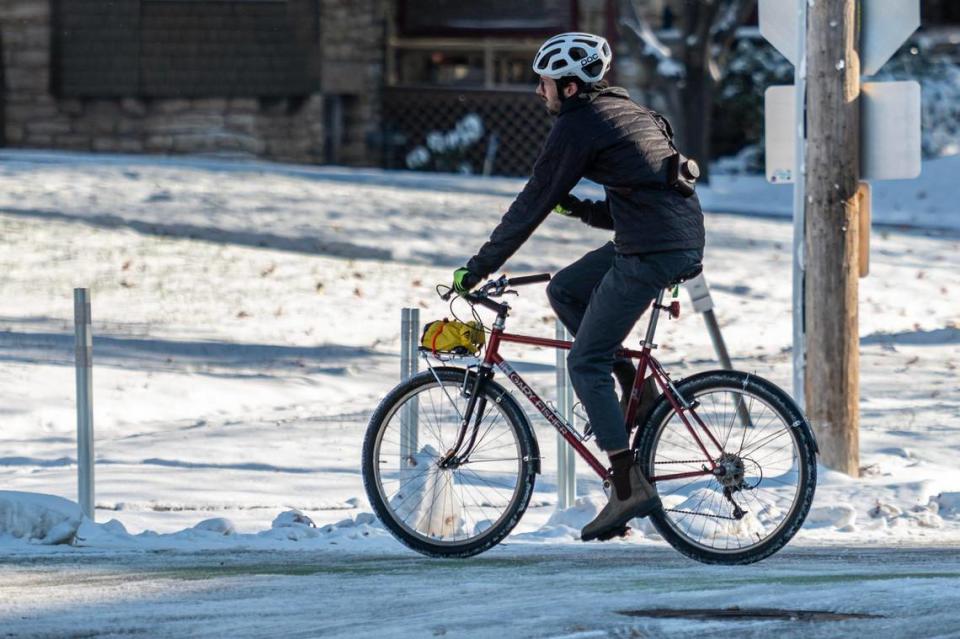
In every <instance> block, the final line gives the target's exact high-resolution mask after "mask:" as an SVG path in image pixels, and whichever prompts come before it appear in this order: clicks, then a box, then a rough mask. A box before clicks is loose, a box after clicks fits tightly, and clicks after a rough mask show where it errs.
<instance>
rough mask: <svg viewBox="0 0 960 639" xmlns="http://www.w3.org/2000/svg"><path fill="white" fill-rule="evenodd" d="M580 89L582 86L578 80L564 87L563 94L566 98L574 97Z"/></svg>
mask: <svg viewBox="0 0 960 639" xmlns="http://www.w3.org/2000/svg"><path fill="white" fill-rule="evenodd" d="M579 90H580V86H579V85H578V84H577V83H576V82H571V83H570V84H568V85H567V86H565V87H563V95H564V97H566V98H572V97H573V96H575V95H576V94H577V92H578V91H579Z"/></svg>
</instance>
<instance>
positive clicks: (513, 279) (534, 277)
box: [507, 273, 550, 286]
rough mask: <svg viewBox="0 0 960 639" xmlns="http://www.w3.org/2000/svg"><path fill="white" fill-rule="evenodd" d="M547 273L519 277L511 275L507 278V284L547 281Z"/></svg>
mask: <svg viewBox="0 0 960 639" xmlns="http://www.w3.org/2000/svg"><path fill="white" fill-rule="evenodd" d="M549 281H550V274H549V273H540V274H539V275H521V276H520V277H511V278H510V279H508V280H507V286H523V285H524V284H539V283H540V282H549Z"/></svg>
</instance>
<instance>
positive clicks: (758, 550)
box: [634, 371, 817, 564]
mask: <svg viewBox="0 0 960 639" xmlns="http://www.w3.org/2000/svg"><path fill="white" fill-rule="evenodd" d="M676 388H677V390H678V392H679V393H680V395H682V396H683V397H684V398H685V399H686V401H687V402H688V403H689V404H690V405H691V406H692V407H691V408H690V409H689V410H683V411H682V414H683V416H684V417H685V418H686V422H685V421H684V419H683V418H681V416H680V415H678V413H677V411H676V410H674V408H673V406H672V405H671V404H670V402H669V401H668V400H667V398H666V396H662V397H661V398H660V400H659V401H658V403H657V405H656V406H655V407H654V409H653V411H652V412H651V414H650V417H649V419H648V420H647V423H646V424H645V426H644V427H643V428H642V429H641V430H640V431H639V432H638V433H637V437H636V439H635V441H634V446H635V447H638V448H639V459H640V463H641V466H642V468H643V470H644V472H645V473H646V474H647V476H648V477H650V478H651V481H652V482H653V483H654V484H655V485H656V488H657V492H658V493H659V495H660V499H661V501H662V502H663V510H661V511H657V512H656V513H654V514H653V515H651V519H652V523H653V525H654V527H655V528H656V529H657V531H658V532H659V533H660V534H661V535H662V536H663V538H664V539H666V540H667V542H668V543H670V545H671V546H673V547H674V548H676V549H677V550H678V551H680V552H681V553H683V554H684V555H686V556H688V557H690V558H692V559H696V560H697V561H702V562H705V563H712V564H748V563H753V562H755V561H760V560H761V559H764V558H766V557H769V556H770V555H772V554H773V553H775V552H777V551H778V550H780V548H782V547H783V546H784V545H785V544H786V543H787V542H788V541H790V539H791V538H792V537H793V536H794V535H795V534H796V532H797V531H798V530H799V529H800V527H801V526H802V525H803V521H804V519H805V518H806V516H807V512H808V511H809V510H810V505H811V503H812V502H813V493H814V490H815V488H816V483H817V459H816V452H817V448H816V442H815V440H814V437H813V433H812V432H811V430H810V427H809V425H808V424H807V421H806V420H805V419H804V417H803V414H802V413H801V412H800V409H799V408H798V407H797V405H796V404H795V403H794V401H793V399H792V398H791V397H790V396H789V395H787V394H786V393H785V392H784V391H783V390H781V389H780V388H779V387H777V386H776V385H774V384H773V383H771V382H769V381H767V380H765V379H763V378H760V377H757V376H756V375H751V374H748V373H743V372H739V371H711V372H707V373H701V374H699V375H694V376H693V377H690V378H687V379H685V380H683V381H681V382H679V383H677V384H676ZM691 431H692V432H693V433H696V435H697V436H696V437H694V435H693V434H692V432H691ZM698 440H699V441H698Z"/></svg>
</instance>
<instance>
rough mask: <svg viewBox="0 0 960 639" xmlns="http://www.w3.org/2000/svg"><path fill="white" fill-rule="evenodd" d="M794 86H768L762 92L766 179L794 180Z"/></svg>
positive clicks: (795, 138)
mask: <svg viewBox="0 0 960 639" xmlns="http://www.w3.org/2000/svg"><path fill="white" fill-rule="evenodd" d="M795 93H796V92H795V91H794V90H793V85H792V84H791V85H787V86H774V87H770V88H768V89H767V90H766V92H765V93H764V106H763V139H764V144H765V145H766V146H765V148H764V150H765V155H766V173H767V181H768V182H770V183H771V184H787V183H790V182H793V167H794V165H795V164H796V157H795V154H796V149H797V132H796V126H797V113H796V104H795V100H796V98H795V97H794V95H795Z"/></svg>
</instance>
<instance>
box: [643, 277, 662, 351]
mask: <svg viewBox="0 0 960 639" xmlns="http://www.w3.org/2000/svg"><path fill="white" fill-rule="evenodd" d="M663 293H664V289H660V292H659V293H658V294H657V299H656V301H654V303H653V306H652V307H651V308H650V323H649V324H647V334H646V336H645V337H644V338H643V345H644V346H649V347H650V348H656V347H657V345H656V344H654V343H653V335H654V333H656V332H657V320H658V319H659V318H660V307H661V306H663Z"/></svg>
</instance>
